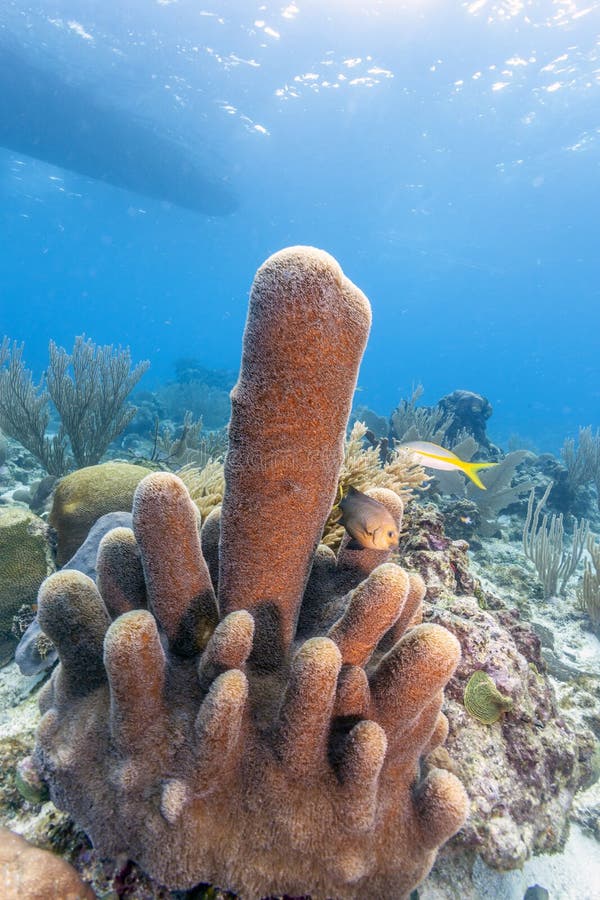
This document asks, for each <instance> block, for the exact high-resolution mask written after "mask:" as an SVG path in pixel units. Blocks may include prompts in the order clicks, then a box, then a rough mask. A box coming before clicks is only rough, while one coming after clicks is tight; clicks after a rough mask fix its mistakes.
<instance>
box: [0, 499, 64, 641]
mask: <svg viewBox="0 0 600 900" xmlns="http://www.w3.org/2000/svg"><path fill="white" fill-rule="evenodd" d="M47 530H48V529H47V527H46V525H45V523H44V522H43V521H42V520H41V519H38V517H37V516H34V515H33V513H30V512H29V511H28V510H25V509H22V508H16V507H13V508H8V509H0V633H2V634H6V633H9V632H10V630H11V625H12V620H13V616H14V615H15V614H16V613H17V612H18V610H19V608H20V607H21V605H22V604H23V603H31V604H33V603H35V599H36V597H37V592H38V588H39V586H40V584H41V583H42V581H43V580H44V578H45V577H46V575H48V574H49V573H50V572H51V571H52V570H53V568H54V567H53V565H52V561H51V557H50V550H49V546H48V540H47Z"/></svg>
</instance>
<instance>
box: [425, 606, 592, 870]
mask: <svg viewBox="0 0 600 900" xmlns="http://www.w3.org/2000/svg"><path fill="white" fill-rule="evenodd" d="M424 619H425V621H428V622H436V623H437V624H439V625H443V626H444V627H445V628H447V629H448V630H449V631H451V632H452V633H453V634H454V635H455V636H456V637H457V638H458V640H459V642H460V645H461V650H462V656H461V661H460V663H459V665H458V668H457V670H456V672H455V674H454V676H453V678H452V679H451V681H450V682H449V684H448V687H447V689H446V701H445V705H444V711H445V713H446V715H447V716H448V721H449V726H450V731H449V736H448V740H447V742H446V747H445V748H443V750H439V751H436V752H435V753H434V754H433V757H432V760H433V761H434V762H435V763H436V764H437V765H442V764H443V759H444V757H445V756H446V754H448V755H449V757H450V758H451V759H452V764H451V766H450V768H451V770H452V771H453V772H456V774H458V775H459V776H460V778H461V780H462V781H463V783H464V785H465V787H466V789H467V792H468V794H469V797H470V799H471V808H470V814H469V818H468V821H467V822H466V824H465V825H464V826H463V828H462V830H461V832H460V834H459V835H457V837H456V838H455V839H454V844H455V846H463V847H465V846H466V847H469V848H472V849H474V850H476V851H477V852H478V853H479V854H480V855H481V857H482V858H483V860H484V861H485V862H486V863H487V865H489V866H491V867H493V868H495V869H501V870H506V869H513V868H519V867H520V866H522V864H523V863H524V862H525V860H526V859H528V858H529V857H530V856H531V855H532V854H534V853H542V852H544V853H549V852H553V851H558V850H560V849H561V848H562V847H563V845H564V842H565V840H566V836H567V831H568V822H569V812H570V809H571V806H572V803H573V797H574V794H575V792H576V791H577V790H578V789H579V788H580V787H582V786H584V785H586V784H587V783H588V781H589V778H590V767H591V761H592V757H593V752H594V745H595V741H594V737H593V735H592V734H591V732H586V731H585V730H582V731H580V732H579V733H578V734H575V733H574V732H573V731H572V729H571V728H570V727H569V725H568V724H567V722H566V721H565V719H564V718H563V717H562V716H561V713H560V710H559V708H558V706H557V703H556V699H555V696H554V691H553V688H552V686H551V684H550V682H549V681H548V679H547V678H546V676H545V675H544V672H543V670H544V664H543V661H542V659H541V657H540V645H539V640H538V638H537V637H536V635H535V634H534V632H533V630H532V629H531V628H530V626H529V625H527V624H526V623H523V622H521V621H520V620H519V618H518V616H517V615H516V614H515V613H511V612H509V611H507V610H505V611H501V612H499V611H494V610H484V609H481V608H480V606H479V603H478V601H477V600H476V599H475V598H474V597H454V598H445V599H443V600H441V601H440V600H438V601H436V603H435V605H432V604H427V606H426V609H425V611H424ZM475 671H485V672H486V673H487V674H488V675H489V676H490V678H491V680H492V681H493V682H494V684H495V685H496V688H497V689H498V691H500V692H501V693H502V694H503V695H504V696H505V697H509V698H510V699H511V700H512V703H513V706H512V709H510V710H507V711H505V712H504V713H503V714H502V716H501V717H500V719H499V720H498V721H497V722H495V723H494V724H491V725H484V724H482V723H480V722H479V721H477V719H475V718H474V717H473V716H471V715H469V713H468V712H467V710H466V709H465V705H464V690H465V686H466V684H467V683H468V681H469V679H470V677H471V676H472V675H473V672H475Z"/></svg>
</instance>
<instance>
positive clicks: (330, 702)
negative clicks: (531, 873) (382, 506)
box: [35, 247, 467, 900]
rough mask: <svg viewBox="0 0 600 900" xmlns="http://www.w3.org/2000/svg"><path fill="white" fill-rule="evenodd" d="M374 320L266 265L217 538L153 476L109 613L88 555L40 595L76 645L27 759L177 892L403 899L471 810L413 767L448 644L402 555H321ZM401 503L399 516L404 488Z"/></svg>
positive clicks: (112, 562)
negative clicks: (306, 611) (430, 619)
mask: <svg viewBox="0 0 600 900" xmlns="http://www.w3.org/2000/svg"><path fill="white" fill-rule="evenodd" d="M369 320H370V313H369V306H368V303H367V301H366V298H364V296H363V295H362V294H361V293H360V292H359V291H358V290H357V289H356V288H355V287H354V286H353V285H352V284H351V283H350V282H349V281H348V280H347V279H345V278H344V276H343V275H342V272H341V270H340V268H339V266H338V265H337V263H336V262H335V261H334V260H333V259H332V258H331V257H329V256H327V255H326V254H324V253H322V252H320V251H316V250H313V249H311V248H298V247H296V248H292V249H290V250H286V251H282V252H281V253H278V254H276V255H275V256H274V257H271V258H270V259H269V260H267V262H266V263H265V264H264V265H263V266H262V268H261V269H260V270H259V272H258V274H257V276H256V280H255V284H254V287H253V290H252V295H251V300H250V311H249V315H248V324H247V327H246V333H245V337H244V353H243V363H242V370H241V375H240V381H239V384H238V386H237V387H236V389H235V390H234V397H233V419H232V424H231V435H230V440H231V444H230V450H229V455H228V459H227V464H226V476H227V485H226V491H225V497H224V501H223V508H222V511H221V516H220V523H219V519H218V518H214V517H213V520H211V521H210V522H207V524H206V526H205V528H206V529H207V535H206V539H203V538H202V536H199V535H198V521H197V512H196V509H195V507H194V505H193V503H192V500H191V499H190V497H189V494H188V492H187V490H186V488H185V486H184V485H183V483H182V482H181V480H180V479H179V478H177V476H175V475H171V474H165V473H153V474H151V475H148V476H147V477H146V478H145V479H144V480H143V481H142V482H141V483H140V485H139V486H138V488H137V490H136V494H135V498H134V522H133V532H134V536H135V545H137V548H139V559H138V557H137V554H136V552H135V546H132V538H131V533H130V532H127V530H125V529H122V530H120V532H119V533H118V534H116V535H115V534H114V533H113V534H112V535H111V536H107V538H105V543H104V545H103V550H102V557H103V563H102V566H101V571H102V573H103V575H102V584H101V587H102V586H104V588H103V589H105V590H108V591H109V593H110V599H109V597H108V596H107V597H106V598H105V599H106V601H107V602H108V605H109V607H110V609H111V613H112V614H113V615H116V618H114V619H113V621H112V622H110V617H109V615H108V613H107V609H106V603H105V600H103V597H102V596H101V594H100V592H99V591H98V589H97V588H96V587H95V585H94V584H93V582H91V581H89V579H85V576H82V575H80V574H79V573H77V572H60V573H57V574H56V575H54V576H51V577H50V578H49V579H48V580H47V581H46V582H45V584H44V586H43V587H42V589H41V592H40V598H39V603H40V611H39V616H40V622H41V623H42V625H43V627H44V628H45V629H46V630H47V632H48V634H49V635H50V636H51V638H52V640H53V641H54V642H55V643H56V646H57V648H58V652H59V656H60V660H61V662H60V665H59V667H58V669H57V671H56V672H55V674H54V675H53V677H52V680H51V682H50V683H49V685H48V686H47V687H46V688H45V689H44V691H43V693H42V697H41V706H42V710H43V711H44V713H45V714H44V717H43V719H42V722H41V724H40V728H39V732H38V739H37V746H36V750H35V762H36V765H37V767H38V769H39V771H40V773H41V774H42V775H43V777H44V778H45V780H46V781H47V783H48V785H49V787H50V791H51V796H52V798H53V800H54V802H55V803H57V805H60V806H61V807H63V808H66V809H68V810H69V812H70V813H71V814H72V815H73V817H74V818H75V819H76V820H77V822H78V823H79V824H80V825H82V826H83V827H84V828H85V830H86V831H87V832H88V834H89V835H90V837H91V839H92V841H93V842H94V844H95V845H96V846H97V848H98V850H99V851H100V852H101V853H102V854H103V855H106V856H111V855H116V854H117V853H126V854H128V856H129V857H130V858H131V859H134V860H136V861H137V862H138V863H139V864H140V865H141V866H142V867H143V868H144V869H146V870H147V871H148V872H149V873H150V874H151V875H152V876H153V877H155V878H157V879H158V880H160V881H161V882H162V883H164V884H166V885H168V886H171V887H173V888H178V889H184V888H189V887H192V886H194V885H195V884H197V883H198V882H201V881H202V882H210V883H212V884H215V885H219V886H221V887H223V888H227V889H229V890H233V891H235V892H237V893H238V894H239V895H240V896H241V897H243V898H248V900H258V898H261V897H265V896H271V895H281V894H287V895H292V896H299V895H303V894H306V893H310V895H311V896H312V897H313V898H314V900H319V898H321V900H324V898H336V900H337V898H339V900H346V898H347V900H353V898H359V897H365V896H369V897H370V898H375V900H378V898H388V897H394V898H402V897H406V896H408V894H409V893H410V891H411V890H412V888H413V887H414V886H415V885H416V884H417V883H418V882H419V881H420V880H421V879H422V878H423V877H424V876H425V875H426V874H427V872H428V870H429V868H430V866H431V865H432V863H433V860H434V858H435V854H436V851H437V848H438V847H439V846H440V845H441V844H442V843H443V842H444V841H446V840H447V839H448V838H449V837H450V836H451V835H452V834H453V833H454V832H455V831H457V830H458V828H460V826H461V824H462V822H463V821H464V818H465V815H466V809H467V798H466V796H465V793H464V790H463V788H462V786H461V785H460V783H459V781H458V780H457V779H456V778H455V777H454V776H453V775H452V774H450V773H449V772H446V771H441V770H436V769H435V768H433V769H431V771H430V772H429V774H428V775H427V777H426V778H425V779H424V780H421V776H420V771H421V767H420V761H421V758H422V757H423V756H425V755H426V754H427V753H428V752H429V751H430V750H431V749H433V748H434V747H435V746H437V744H438V743H439V742H440V741H442V740H443V739H444V737H445V734H446V730H447V729H446V727H445V726H446V723H445V720H444V717H443V715H442V714H441V704H442V698H443V694H442V692H443V689H444V686H445V684H446V682H447V681H448V679H449V678H450V677H451V675H452V673H453V671H454V669H455V667H456V665H457V662H458V659H459V656H460V649H459V644H458V642H457V640H456V639H455V638H454V637H453V636H452V635H451V634H450V633H449V632H448V631H446V630H445V629H444V628H442V627H440V626H437V625H417V626H416V627H410V626H411V622H412V620H413V619H414V616H415V613H416V612H417V609H418V606H419V603H420V600H421V599H422V591H421V589H420V587H421V586H420V585H419V583H418V582H415V580H414V578H412V577H409V576H408V575H407V574H406V573H405V572H404V571H403V570H402V569H401V568H400V567H399V566H397V565H395V564H393V563H390V562H389V561H387V557H385V558H383V557H381V558H379V557H378V558H374V557H372V556H370V557H369V559H368V560H367V559H366V558H365V560H366V562H365V563H364V564H362V565H361V564H359V563H358V561H357V560H354V559H349V558H348V556H347V553H346V557H344V551H343V549H342V550H341V551H340V557H339V558H338V559H336V557H335V555H334V554H333V552H332V551H331V550H329V549H328V548H325V547H322V546H321V547H319V548H318V549H317V542H318V540H319V537H320V535H321V533H322V530H323V525H324V523H325V520H326V518H327V515H328V513H329V511H330V508H331V505H332V503H333V501H334V494H335V487H336V484H337V477H338V469H339V466H340V463H341V454H342V447H343V435H344V428H345V423H346V419H347V416H348V413H349V407H350V400H351V397H352V392H353V389H354V385H355V379H356V373H357V369H358V364H359V361H360V355H361V352H362V347H363V345H364V343H365V341H366V337H367V332H368V327H369ZM334 354H335V357H336V360H337V361H338V366H339V372H338V367H336V370H335V374H334V370H333V367H332V366H330V365H329V360H331V359H332V358H333V356H334ZM387 493H388V494H389V493H390V492H387ZM387 502H389V504H390V507H393V508H394V509H395V511H396V513H395V514H396V515H397V516H398V517H400V515H401V502H400V500H399V499H398V498H397V497H396V498H395V500H394V497H393V496H388V497H387ZM219 530H220V541H216V537H217V535H218V533H219ZM120 543H121V544H122V549H121V550H119V544H120ZM203 547H206V548H208V549H209V556H210V557H211V558H210V560H209V565H208V566H207V563H206V562H205V561H204V556H203V551H202V548H203ZM215 554H218V556H219V573H218V608H219V614H218V616H217V605H216V602H215V595H214V592H213V585H214V583H215V580H216V574H217V573H216V570H215V559H214V557H215ZM119 559H129V560H132V561H133V562H132V565H133V576H132V578H131V580H129V579H127V578H118V577H116V575H115V566H118V561H119ZM140 561H141V569H142V572H143V576H144V583H145V589H144V590H141V589H140V585H139V566H140ZM311 567H312V571H311ZM209 573H210V574H209ZM349 573H350V574H349ZM211 574H212V578H211V577H210V575H211ZM211 582H212V583H211ZM307 600H308V601H309V602H310V604H311V615H310V616H303V615H302V608H303V606H304V603H305V602H307ZM320 600H322V601H323V602H322V603H321V602H320ZM144 604H147V609H139V608H129V607H135V606H137V605H144ZM122 610H127V611H124V612H123V611H122ZM119 613H121V614H119ZM73 621H75V624H76V627H75V629H74V628H73ZM303 621H305V625H304V627H300V623H302V622H303ZM400 622H401V623H402V626H400V625H399V623H400ZM306 623H308V624H306ZM390 635H393V641H391V638H390ZM382 641H384V642H385V641H388V643H390V642H391V643H392V646H391V648H390V649H389V650H388V652H387V653H386V652H384V650H383V649H382V647H383V645H382Z"/></svg>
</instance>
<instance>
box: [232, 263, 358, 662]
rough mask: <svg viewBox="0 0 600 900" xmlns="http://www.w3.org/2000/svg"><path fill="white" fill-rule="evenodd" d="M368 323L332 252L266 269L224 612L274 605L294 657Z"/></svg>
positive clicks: (241, 419)
mask: <svg viewBox="0 0 600 900" xmlns="http://www.w3.org/2000/svg"><path fill="white" fill-rule="evenodd" d="M370 323H371V313H370V306H369V303H368V300H367V299H366V297H365V296H364V294H363V293H362V292H361V291H359V290H358V288H356V287H355V286H354V285H353V284H352V283H351V282H350V281H349V280H348V279H347V278H345V277H344V275H343V273H342V270H341V269H340V267H339V265H338V264H337V262H336V261H335V260H334V259H333V258H332V257H331V256H329V255H328V254H327V253H323V252H322V251H320V250H316V249H314V248H312V247H290V248H287V249H286V250H283V251H281V252H280V253H276V254H274V256H271V257H270V258H269V259H268V260H267V261H266V262H265V263H264V264H263V265H262V266H261V268H260V269H259V270H258V272H257V273H256V277H255V279H254V283H253V286H252V291H251V295H250V306H249V310H248V318H247V321H246V330H245V333H244V345H243V352H242V365H241V370H240V376H239V381H238V383H237V385H236V386H235V388H234V389H233V391H232V393H231V404H232V410H231V421H230V424H229V448H228V452H227V457H226V460H225V480H226V489H225V496H224V498H223V506H222V511H221V559H220V571H219V605H220V608H221V610H222V613H224V614H225V613H228V612H231V611H232V610H233V609H247V610H249V611H250V612H253V610H254V607H255V606H256V605H259V604H262V603H263V602H264V601H269V602H272V603H275V604H276V606H277V607H278V612H279V615H278V616H277V617H272V619H271V620H273V619H276V620H277V621H278V623H279V628H280V630H281V636H280V639H278V640H277V641H276V643H277V644H278V645H281V646H282V647H283V649H284V652H285V650H286V649H287V648H288V647H289V646H290V645H291V643H292V639H293V636H294V631H295V627H296V621H297V618H298V612H299V607H300V603H301V600H302V595H303V592H304V588H305V586H306V581H307V579H308V575H309V572H310V567H311V564H312V557H313V553H314V549H315V547H316V546H317V544H318V541H319V538H320V537H321V534H322V532H323V527H324V525H325V521H326V519H327V516H328V514H329V511H330V509H331V506H332V505H333V502H334V499H335V493H336V488H337V478H338V472H339V468H340V465H341V462H342V458H343V441H344V435H345V430H346V423H347V421H348V416H349V413H350V407H351V398H352V393H353V390H354V387H355V384H356V377H357V374H358V366H359V363H360V358H361V355H362V351H363V348H364V345H365V343H366V339H367V336H368V332H369V327H370ZM334 357H335V363H336V364H335V366H332V365H330V364H328V362H327V361H328V360H331V359H332V358H334ZM275 535H277V536H278V539H277V540H274V536H275ZM255 618H256V617H255ZM271 620H270V621H271ZM259 624H260V623H259V622H258V621H257V632H258V631H259ZM258 644H259V646H262V644H261V641H260V637H259V642H258Z"/></svg>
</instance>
